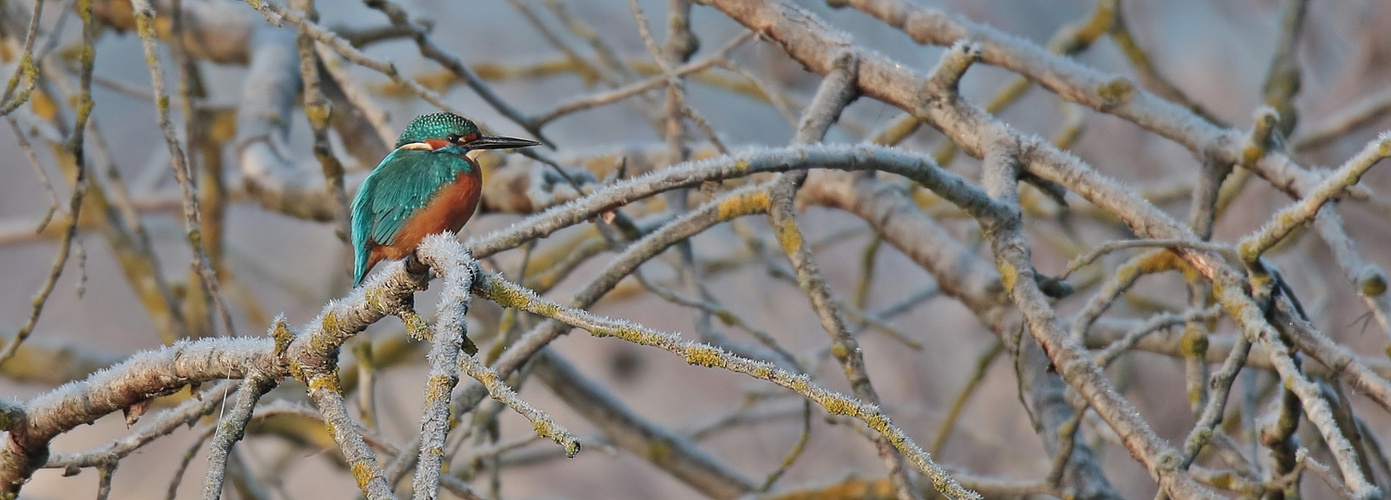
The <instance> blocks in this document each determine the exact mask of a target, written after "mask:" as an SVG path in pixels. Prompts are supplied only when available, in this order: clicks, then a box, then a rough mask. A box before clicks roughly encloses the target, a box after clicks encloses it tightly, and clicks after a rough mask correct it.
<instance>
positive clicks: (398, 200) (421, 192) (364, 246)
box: [352, 115, 476, 286]
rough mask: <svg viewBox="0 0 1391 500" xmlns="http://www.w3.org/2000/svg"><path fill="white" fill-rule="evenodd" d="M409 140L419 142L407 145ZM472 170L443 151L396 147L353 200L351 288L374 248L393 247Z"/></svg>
mask: <svg viewBox="0 0 1391 500" xmlns="http://www.w3.org/2000/svg"><path fill="white" fill-rule="evenodd" d="M426 116H430V115H426ZM416 121H420V120H419V119H416ZM412 125H414V122H412ZM408 130H409V129H408ZM452 133H457V132H452ZM402 140H403V141H404V140H405V134H402ZM410 142H415V141H408V142H406V144H409V143H410ZM474 168H476V167H474V165H473V163H472V162H470V161H469V160H468V159H467V158H465V157H463V156H460V155H458V154H454V153H452V152H446V151H445V150H444V149H441V150H438V151H429V150H424V149H397V150H395V151H392V152H391V154H389V155H387V156H386V158H384V159H382V162H381V163H380V164H378V165H377V168H376V169H374V170H372V173H371V174H368V175H367V178H366V179H364V180H363V181H362V187H361V188H359V189H358V191H357V196H356V197H354V198H353V208H352V243H353V252H354V254H355V257H356V259H355V260H354V262H353V264H354V265H353V286H357V285H358V284H360V283H361V282H362V277H363V275H365V274H367V258H368V256H369V252H370V250H371V247H373V246H378V245H380V246H387V245H391V244H393V243H395V242H396V236H397V233H399V232H400V231H401V228H402V227H405V225H406V223H407V222H408V221H410V218H411V216H412V215H414V214H415V213H416V212H418V211H419V210H420V209H422V208H424V207H425V206H426V205H429V204H430V200H431V199H433V198H434V196H435V193H437V192H438V191H439V189H440V188H441V187H443V186H445V185H447V184H450V183H453V182H454V180H455V179H456V178H458V176H459V174H461V173H468V172H471V171H472V170H473V169H474Z"/></svg>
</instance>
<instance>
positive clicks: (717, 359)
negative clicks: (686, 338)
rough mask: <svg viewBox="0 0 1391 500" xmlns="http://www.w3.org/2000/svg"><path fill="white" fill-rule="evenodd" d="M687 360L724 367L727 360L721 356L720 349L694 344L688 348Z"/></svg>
mask: <svg viewBox="0 0 1391 500" xmlns="http://www.w3.org/2000/svg"><path fill="white" fill-rule="evenodd" d="M686 362H687V363H690V364H693V365H698V366H705V367H722V366H724V364H725V360H724V358H723V357H721V356H720V351H719V349H716V348H714V347H711V346H708V345H705V344H693V345H691V346H690V348H688V349H687V350H686Z"/></svg>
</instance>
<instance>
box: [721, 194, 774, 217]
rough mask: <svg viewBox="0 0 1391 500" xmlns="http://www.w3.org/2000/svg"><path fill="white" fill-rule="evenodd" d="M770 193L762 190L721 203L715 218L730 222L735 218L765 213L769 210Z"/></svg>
mask: <svg viewBox="0 0 1391 500" xmlns="http://www.w3.org/2000/svg"><path fill="white" fill-rule="evenodd" d="M768 204H769V200H768V193H767V192H766V191H764V190H762V189H760V190H757V191H754V192H751V193H743V194H741V195H739V196H734V197H731V198H728V199H726V200H724V201H721V202H720V204H719V205H718V206H717V207H716V213H715V218H717V219H719V220H720V221H728V220H731V219H734V218H735V217H741V216H744V215H748V214H753V213H759V212H764V211H767V210H768Z"/></svg>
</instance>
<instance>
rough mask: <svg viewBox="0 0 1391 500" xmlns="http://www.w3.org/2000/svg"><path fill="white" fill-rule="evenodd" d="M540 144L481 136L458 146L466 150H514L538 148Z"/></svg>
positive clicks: (526, 140) (511, 138) (515, 139)
mask: <svg viewBox="0 0 1391 500" xmlns="http://www.w3.org/2000/svg"><path fill="white" fill-rule="evenodd" d="M540 145H541V143H539V142H536V141H533V140H529V139H518V138H516V137H490V136H486V135H485V136H482V137H479V138H477V139H474V140H472V141H468V142H465V143H463V144H460V146H463V147H466V148H468V149H515V148H529V147H532V146H540Z"/></svg>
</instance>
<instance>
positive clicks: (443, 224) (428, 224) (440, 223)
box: [369, 163, 483, 264]
mask: <svg viewBox="0 0 1391 500" xmlns="http://www.w3.org/2000/svg"><path fill="white" fill-rule="evenodd" d="M482 186H483V173H482V171H481V169H479V168H478V164H476V163H475V164H474V165H473V168H472V169H471V171H470V172H469V173H460V174H459V176H458V177H457V178H455V179H454V182H453V183H450V184H446V185H445V186H444V187H441V188H440V191H439V192H438V193H436V194H435V196H434V198H433V199H431V200H430V203H429V204H427V205H425V207H424V208H421V209H420V210H419V211H417V212H416V213H415V215H413V216H412V217H411V218H410V220H409V221H406V225H405V226H402V227H401V230H400V232H398V233H396V241H395V242H393V243H392V244H391V245H385V246H377V247H374V248H372V253H371V256H370V259H369V260H370V261H371V262H372V263H373V264H375V263H376V262H377V261H379V260H381V259H392V260H395V259H401V258H405V257H406V256H408V255H410V254H411V252H414V251H415V247H416V246H418V245H420V240H423V239H425V237H426V236H429V235H432V234H435V233H442V232H444V231H451V232H455V233H457V232H459V229H460V228H462V227H464V223H466V222H468V220H469V218H470V217H473V212H474V210H476V209H477V208H478V199H479V197H480V195H481V194H482V192H481V188H482Z"/></svg>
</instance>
